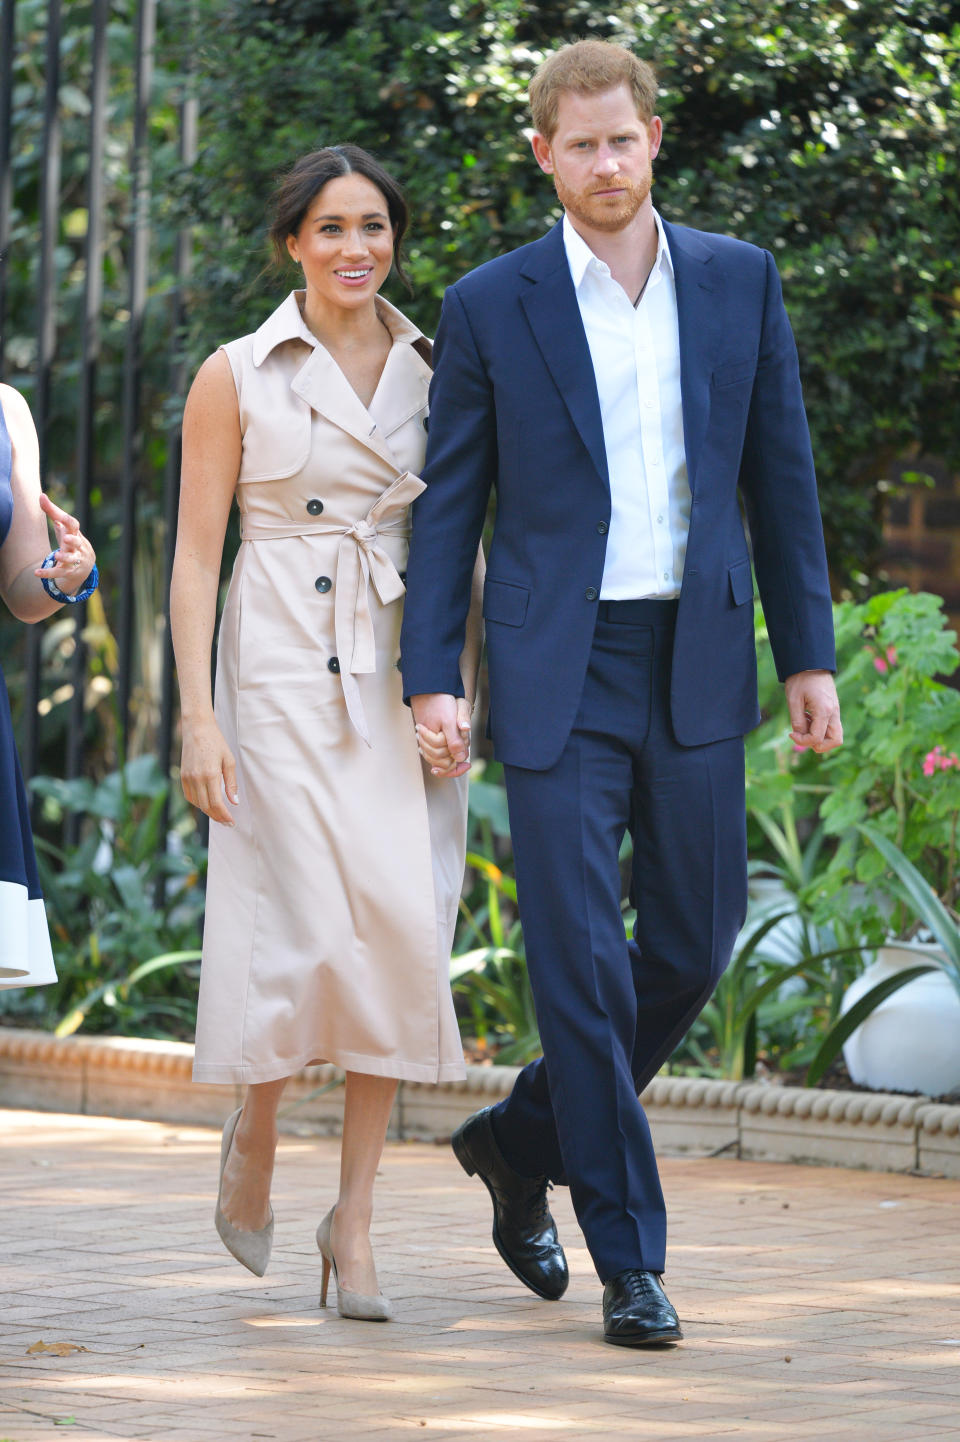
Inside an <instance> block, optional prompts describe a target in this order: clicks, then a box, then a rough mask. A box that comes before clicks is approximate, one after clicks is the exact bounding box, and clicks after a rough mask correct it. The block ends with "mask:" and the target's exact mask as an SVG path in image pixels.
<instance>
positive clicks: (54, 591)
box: [40, 551, 100, 606]
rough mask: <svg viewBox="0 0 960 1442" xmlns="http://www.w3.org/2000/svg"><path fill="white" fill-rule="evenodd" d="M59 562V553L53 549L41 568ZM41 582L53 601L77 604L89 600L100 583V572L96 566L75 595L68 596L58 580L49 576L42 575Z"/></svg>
mask: <svg viewBox="0 0 960 1442" xmlns="http://www.w3.org/2000/svg"><path fill="white" fill-rule="evenodd" d="M56 564H57V553H56V551H51V552H50V554H49V556H44V558H43V560H42V561H41V562H40V569H41V570H42V571H45V570H46V569H47V568H48V567H49V566H55V565H56ZM40 584H41V586H42V587H43V589H44V590H45V591H46V593H47V595H48V596H49V597H50V599H51V600H52V601H62V602H63V604H64V605H65V606H76V605H77V603H78V602H79V601H88V600H89V599H90V597H91V596H92V595H93V593H94V591H95V590H96V589H97V587H98V586H99V584H100V572H99V571H98V570H97V568H96V566H94V568H93V570H92V571H91V572H90V574H89V576H88V577H87V580H86V585H85V586H84V588H83V590H82V591H77V592H76V593H75V594H74V595H73V596H68V595H67V593H66V591H61V589H60V587H59V586H58V585H57V583H56V581H52V580H50V578H49V577H47V576H41V577H40Z"/></svg>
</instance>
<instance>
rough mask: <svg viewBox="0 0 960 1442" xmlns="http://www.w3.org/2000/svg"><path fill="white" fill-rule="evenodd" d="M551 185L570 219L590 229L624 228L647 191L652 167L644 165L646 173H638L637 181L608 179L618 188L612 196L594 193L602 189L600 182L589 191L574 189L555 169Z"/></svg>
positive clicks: (651, 175)
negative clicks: (617, 193)
mask: <svg viewBox="0 0 960 1442" xmlns="http://www.w3.org/2000/svg"><path fill="white" fill-rule="evenodd" d="M553 184H554V187H555V189H556V192H557V199H558V200H559V201H560V204H561V205H562V206H563V208H564V209H565V210H567V211H569V212H570V215H571V216H572V217H573V219H574V220H579V221H580V223H581V224H582V225H588V226H590V227H591V228H592V229H593V230H607V231H615V230H624V229H625V228H626V227H627V226H628V225H629V224H630V222H631V220H632V219H633V217H634V216H635V215H636V213H637V211H638V210H639V209H640V207H641V205H642V204H643V202H644V201H645V200H646V198H647V196H648V195H649V194H650V189H651V186H652V185H653V167H652V166H649V165H648V166H647V170H646V173H645V174H644V175H641V176H640V178H639V180H628V179H627V178H626V176H622V175H621V176H618V177H617V178H616V180H613V181H609V182H608V184H609V185H611V186H614V185H615V186H616V187H617V189H619V190H620V194H619V195H616V196H613V195H605V196H601V195H597V194H596V192H597V191H598V190H603V189H604V185H603V183H602V182H597V181H595V182H594V184H593V185H592V186H591V188H590V190H576V189H574V187H573V186H571V185H567V184H566V182H565V181H564V180H562V179H561V178H560V174H559V172H558V171H554V175H553Z"/></svg>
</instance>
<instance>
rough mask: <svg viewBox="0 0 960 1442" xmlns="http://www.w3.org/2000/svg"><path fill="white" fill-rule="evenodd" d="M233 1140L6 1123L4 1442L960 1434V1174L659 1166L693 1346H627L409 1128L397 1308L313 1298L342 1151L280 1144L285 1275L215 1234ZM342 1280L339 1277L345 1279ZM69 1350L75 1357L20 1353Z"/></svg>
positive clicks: (332, 1146) (52, 1120)
mask: <svg viewBox="0 0 960 1442" xmlns="http://www.w3.org/2000/svg"><path fill="white" fill-rule="evenodd" d="M218 1145H219V1138H218V1136H216V1135H215V1134H214V1133H213V1132H210V1131H206V1130H200V1129H191V1128H184V1127H173V1126H164V1125H160V1124H156V1123H150V1122H122V1121H112V1120H107V1119H102V1118H96V1117H73V1116H49V1115H43V1114H39V1113H27V1112H3V1113H0V1269H2V1273H0V1275H2V1284H0V1285H2V1303H0V1305H2V1312H0V1442H4V1439H6V1442H27V1439H31V1442H36V1439H45V1442H52V1439H54V1438H56V1439H63V1438H65V1437H69V1436H70V1435H75V1436H77V1437H78V1439H79V1438H82V1439H85V1442H99V1439H103V1442H107V1439H116V1438H125V1439H135V1438H145V1439H149V1442H167V1439H170V1442H254V1439H257V1442H259V1439H267V1442H269V1439H277V1442H341V1439H345V1442H349V1439H354V1438H363V1439H366V1438H377V1439H384V1442H389V1439H404V1438H409V1437H418V1436H423V1437H426V1438H428V1439H431V1442H438V1439H471V1442H473V1439H476V1442H490V1439H501V1438H502V1439H509V1442H541V1439H544V1442H545V1439H547V1438H549V1439H551V1442H566V1439H578V1438H591V1439H592V1438H603V1439H612V1442H615V1439H619V1438H641V1439H648V1442H671V1439H674V1438H696V1439H698V1442H710V1439H718V1442H721V1439H723V1442H726V1439H730V1438H737V1439H753V1442H775V1439H780V1438H788V1439H806V1438H816V1439H829V1442H840V1439H843V1442H847V1439H856V1442H919V1439H924V1438H938V1439H940V1442H947V1439H954V1442H955V1439H957V1438H958V1437H960V1372H958V1367H960V1286H958V1283H960V1225H958V1223H960V1182H955V1181H944V1180H937V1179H933V1178H922V1177H904V1176H888V1175H876V1174H871V1173H865V1172H844V1171H834V1170H827V1169H817V1168H802V1167H785V1166H774V1165H764V1164H760V1163H738V1162H735V1161H730V1160H720V1159H715V1160H708V1161H690V1160H676V1159H674V1160H669V1159H668V1160H666V1161H665V1163H664V1166H663V1176H664V1185H665V1189H666V1193H667V1199H668V1204H669V1207H670V1214H671V1248H670V1262H669V1274H668V1277H667V1286H668V1290H669V1292H670V1296H671V1298H672V1299H673V1301H674V1302H675V1303H676V1305H677V1307H678V1309H679V1311H680V1315H681V1318H682V1319H683V1324H684V1327H685V1331H686V1335H687V1341H686V1342H685V1343H683V1344H682V1345H681V1346H680V1347H678V1348H677V1349H675V1350H670V1351H658V1352H647V1353H644V1352H632V1351H628V1350H626V1349H622V1348H618V1347H609V1346H606V1345H605V1344H603V1342H602V1341H601V1336H600V1331H599V1319H600V1306H599V1301H600V1295H599V1287H598V1284H597V1281H596V1277H595V1275H594V1273H593V1270H592V1268H591V1266H590V1262H589V1259H588V1257H587V1254H586V1251H585V1250H584V1247H583V1244H582V1240H581V1238H580V1235H579V1232H578V1231H577V1228H576V1225H575V1223H574V1221H573V1214H572V1211H571V1208H570V1202H569V1197H568V1195H567V1194H566V1192H564V1191H559V1192H558V1193H556V1194H555V1196H556V1203H555V1206H554V1211H555V1214H556V1215H557V1219H558V1222H559V1224H560V1227H561V1232H562V1235H563V1237H564V1239H565V1242H566V1246H567V1255H568V1257H569V1259H570V1266H571V1283H570V1289H569V1291H568V1293H567V1295H566V1297H565V1298H564V1299H563V1301H561V1302H559V1303H547V1302H540V1301H537V1299H536V1298H534V1297H533V1296H532V1295H531V1294H530V1293H528V1292H526V1291H525V1290H524V1289H523V1288H522V1287H521V1286H520V1285H519V1284H518V1283H516V1282H515V1281H514V1280H513V1278H512V1277H511V1276H510V1275H509V1273H508V1272H507V1271H506V1269H505V1268H504V1267H503V1265H502V1264H501V1263H500V1261H499V1259H498V1257H497V1256H496V1254H495V1252H494V1250H493V1247H492V1245H491V1243H490V1240H489V1204H488V1201H487V1196H486V1192H485V1191H484V1190H483V1188H482V1187H481V1186H480V1185H479V1184H477V1183H476V1182H475V1181H473V1182H471V1181H468V1180H467V1178H466V1177H465V1176H464V1175H463V1173H462V1172H461V1171H460V1169H459V1167H458V1166H457V1165H456V1163H455V1162H454V1160H453V1158H452V1156H451V1155H450V1153H449V1151H448V1150H447V1149H446V1148H443V1147H431V1146H425V1145H402V1144H395V1145H391V1146H390V1147H389V1148H388V1150H387V1153H386V1155H385V1157H384V1163H383V1170H382V1177H381V1180H380V1182H379V1184H378V1185H379V1193H378V1200H379V1210H378V1216H377V1220H376V1224H375V1242H376V1249H377V1257H378V1259H379V1265H380V1274H381V1281H382V1284H383V1287H384V1291H386V1292H387V1293H388V1294H389V1295H390V1296H392V1297H393V1298H394V1299H395V1301H396V1303H397V1310H398V1314H399V1319H400V1320H399V1321H397V1322H395V1323H392V1324H388V1325H385V1326H371V1325H369V1324H368V1325H364V1324H361V1323H356V1322H347V1321H343V1320H341V1319H340V1318H339V1317H338V1316H337V1315H336V1312H335V1311H332V1310H331V1311H327V1312H320V1311H319V1310H318V1308H317V1297H318V1290H319V1283H320V1262H319V1257H318V1254H317V1252H316V1251H315V1249H314V1247H313V1240H312V1235H313V1230H314V1228H315V1227H316V1223H317V1221H318V1220H319V1218H320V1216H321V1215H322V1214H323V1212H324V1211H325V1210H326V1208H327V1207H328V1206H329V1204H330V1201H331V1199H332V1197H333V1195H334V1190H335V1179H336V1172H337V1143H336V1142H335V1141H332V1140H329V1139H313V1138H298V1137H285V1138H284V1139H283V1140H282V1142H281V1155H280V1161H279V1168H278V1175H277V1182H276V1187H275V1193H274V1202H275V1206H276V1211H277V1217H278V1224H277V1244H276V1248H275V1251H274V1260H273V1261H272V1263H271V1267H270V1271H269V1273H268V1274H267V1277H266V1278H265V1279H264V1280H263V1281H262V1282H261V1281H257V1280H256V1279H255V1278H253V1277H251V1276H249V1274H247V1273H246V1272H244V1271H243V1270H242V1269H241V1268H240V1267H239V1266H238V1265H237V1264H236V1263H235V1262H234V1261H232V1259H231V1258H229V1257H228V1256H227V1254H226V1253H225V1252H224V1251H223V1249H222V1247H221V1246H220V1243H219V1242H218V1240H217V1237H216V1235H215V1233H214V1231H213V1228H212V1225H211V1217H210V1214H211V1211H212V1189H213V1187H214V1183H215V1174H216V1158H217V1152H218ZM331 1291H332V1288H331ZM41 1338H42V1339H43V1341H44V1342H47V1343H51V1342H73V1343H77V1344H79V1345H81V1346H83V1347H85V1348H87V1349H88V1350H87V1351H86V1352H78V1353H74V1354H72V1355H70V1356H65V1357H57V1356H53V1355H41V1354H33V1355H28V1354H27V1348H28V1347H29V1346H30V1345H31V1344H33V1343H34V1342H36V1341H38V1340H40V1339H41Z"/></svg>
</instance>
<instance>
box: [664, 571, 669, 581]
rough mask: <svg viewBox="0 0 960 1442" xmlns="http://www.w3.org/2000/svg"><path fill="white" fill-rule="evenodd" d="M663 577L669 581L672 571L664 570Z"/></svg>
mask: <svg viewBox="0 0 960 1442" xmlns="http://www.w3.org/2000/svg"><path fill="white" fill-rule="evenodd" d="M663 579H664V580H665V581H669V579H670V572H669V571H664V573H663Z"/></svg>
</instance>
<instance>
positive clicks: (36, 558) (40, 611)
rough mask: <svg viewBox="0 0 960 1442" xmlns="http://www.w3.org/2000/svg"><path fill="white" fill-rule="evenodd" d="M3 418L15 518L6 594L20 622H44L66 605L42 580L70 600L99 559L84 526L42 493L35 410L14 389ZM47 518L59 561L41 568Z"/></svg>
mask: <svg viewBox="0 0 960 1442" xmlns="http://www.w3.org/2000/svg"><path fill="white" fill-rule="evenodd" d="M2 391H3V414H4V418H5V420H6V423H7V431H8V432H9V435H10V444H11V447H12V449H13V464H12V467H11V471H10V486H11V489H12V491H13V518H12V520H11V522H10V530H9V531H8V533H7V537H6V540H5V541H4V543H3V546H2V547H0V596H2V597H3V599H4V601H5V602H6V605H7V606H8V607H9V609H10V611H11V612H12V613H13V615H14V616H16V618H17V620H18V621H27V622H32V621H42V620H44V618H45V617H47V616H52V615H53V613H54V611H59V610H60V607H61V606H62V605H63V602H62V601H56V600H54V598H53V597H52V596H48V595H47V593H46V591H45V590H44V589H43V587H42V586H41V584H40V580H39V578H40V576H44V577H46V579H47V580H49V581H53V582H54V583H55V584H56V586H57V587H58V589H59V590H61V591H62V592H63V593H64V595H66V596H73V595H75V594H76V592H77V591H79V590H80V589H81V587H82V586H83V584H84V582H85V581H86V579H87V577H88V576H89V575H90V572H91V571H92V570H93V568H94V565H95V564H96V559H97V558H96V555H95V554H94V550H93V547H92V546H91V544H90V542H89V541H88V540H87V538H86V536H85V535H84V534H83V533H82V531H81V530H80V523H79V522H78V521H77V520H76V519H75V517H73V516H71V515H70V514H69V513H68V512H67V511H62V510H61V509H60V507H59V506H55V505H54V503H53V501H51V500H50V498H49V496H45V495H44V494H43V492H42V490H41V489H40V451H39V446H38V444H37V431H36V427H35V426H34V424H33V417H32V416H31V414H30V409H29V407H28V405H27V403H26V401H25V400H24V399H23V396H22V395H20V393H19V391H15V390H13V389H12V387H10V386H4V387H3V388H2ZM47 517H49V518H50V520H51V521H52V522H53V529H54V531H55V533H56V537H57V545H56V552H55V554H56V558H57V559H56V563H55V564H54V565H53V566H48V567H47V568H46V569H45V570H41V567H40V562H41V561H42V560H43V559H44V557H45V556H46V555H47V553H48V551H49V550H50V534H49V531H48V529H47Z"/></svg>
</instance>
